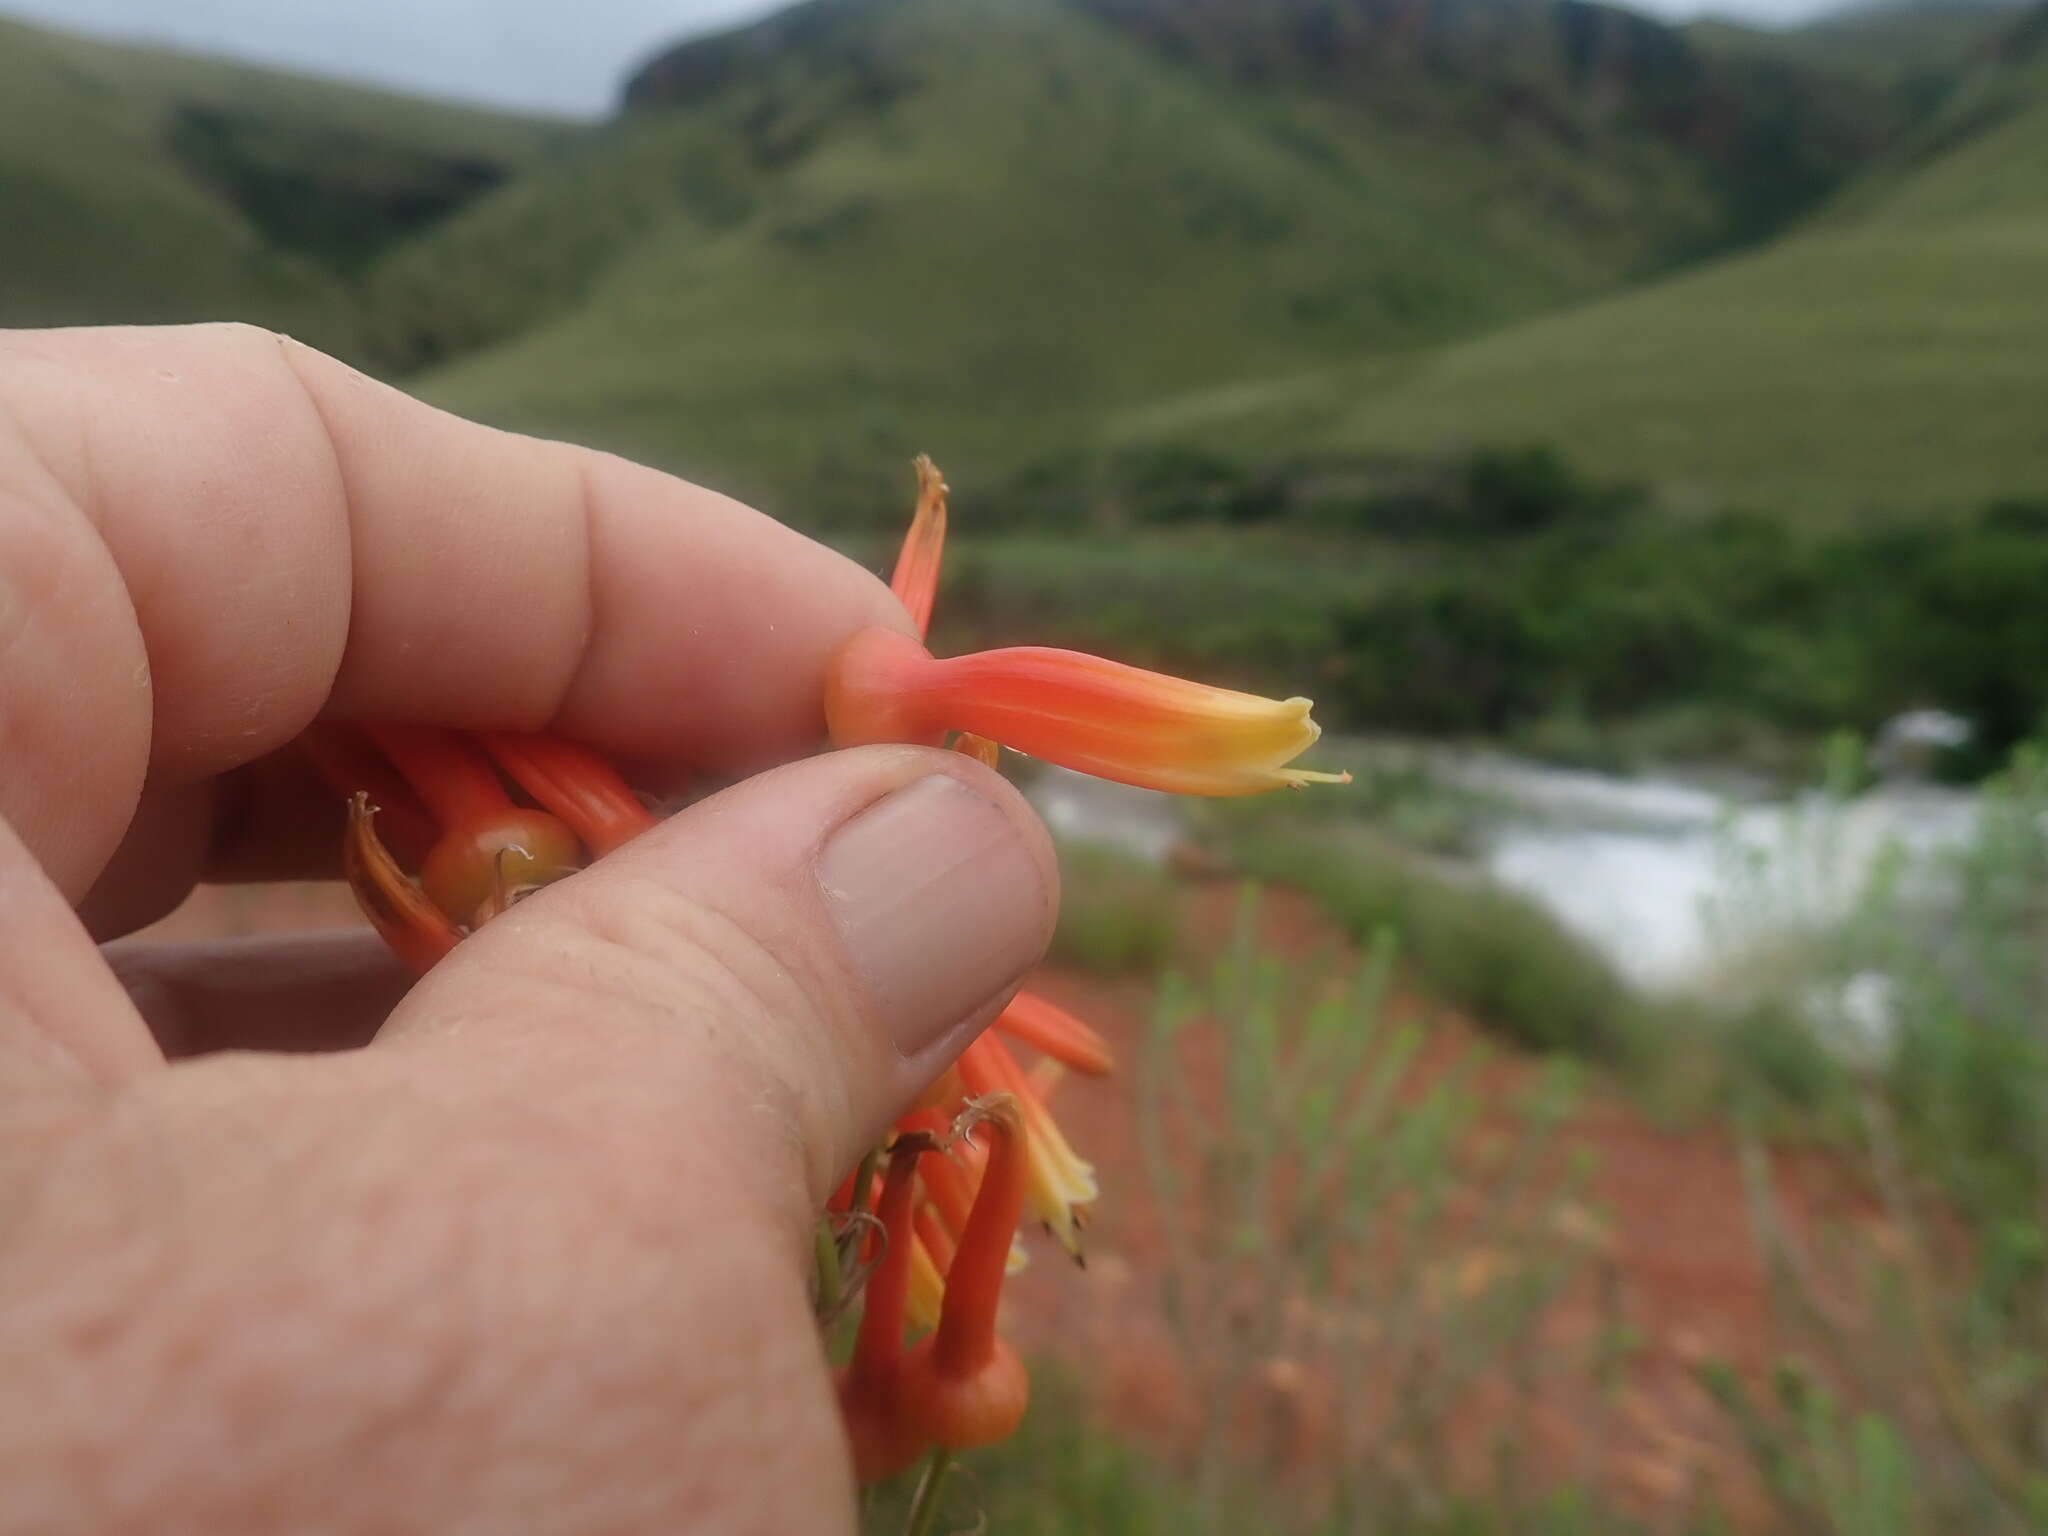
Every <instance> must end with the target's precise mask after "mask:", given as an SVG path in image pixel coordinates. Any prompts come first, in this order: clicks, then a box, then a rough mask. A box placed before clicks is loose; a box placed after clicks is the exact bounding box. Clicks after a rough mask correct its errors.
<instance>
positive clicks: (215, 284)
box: [0, 20, 573, 357]
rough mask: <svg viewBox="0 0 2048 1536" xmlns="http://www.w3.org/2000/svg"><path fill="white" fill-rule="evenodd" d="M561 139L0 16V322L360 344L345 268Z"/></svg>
mask: <svg viewBox="0 0 2048 1536" xmlns="http://www.w3.org/2000/svg"><path fill="white" fill-rule="evenodd" d="M571 132H573V130H572V129H569V128H567V127H565V126H564V125H561V124H554V123H546V122H540V121H534V120H528V119H522V118H518V117H513V116H508V115H504V114H498V113H490V112H481V111H471V110H469V109H466V108H459V107H451V106H444V105H441V104H439V103H433V102H425V101H418V100H413V99H410V98H405V97H399V96H392V95H388V94H385V93H382V92H378V91H370V90H361V89H357V88H354V87H349V86H342V85H336V84H331V83H328V82H324V81H316V80H308V79H304V78H301V77H297V76H291V75H284V74H278V73H275V72H271V71H265V70H258V69H251V68H245V67H242V66H239V65H233V64H228V63H225V62H222V61H219V60H214V59H205V58H197V57H191V56H187V55H182V54H175V53H166V52H161V51H158V50H153V49H146V48H132V47H125V46H121V45H117V44H112V43H104V42H98V41H89V40H86V39H83V38H77V37H70V36H66V35H63V34H60V33H54V32H47V31H43V30H41V29H39V28H32V27H28V26H24V25H21V24H19V23H15V22H11V21H6V20H0V208H4V210H5V219H4V222H0V325H9V324H11V325H37V324H67V323H92V324H100V323H109V322H121V321H130V322H163V321H184V320H202V319H244V320H250V321H254V322H257V323H260V324H265V325H271V326H274V327H277V328H279V329H284V330H289V331H292V332H294V333H296V334H298V335H300V336H302V337H304V338H305V339H306V340H309V341H313V342H316V343H318V344H320V345H323V346H327V347H330V348H333V349H336V350H339V351H342V352H345V353H348V354H351V355H354V356H357V357H366V356H369V355H370V348H369V345H368V343H369V335H370V333H369V327H368V326H367V324H366V323H365V320H364V316H363V314H362V313H361V310H360V307H359V305H358V303H357V300H356V298H355V296H354V295H353V294H352V292H351V291H350V289H349V286H348V284H347V283H346V282H345V281H344V278H345V276H346V275H347V274H348V273H349V272H350V271H352V270H354V269H356V268H359V267H360V266H361V265H363V264H364V263H366V262H367V261H368V260H369V259H370V258H371V257H372V256H373V255H374V254H375V253H376V252H377V251H378V250H379V249H381V248H382V247H383V246H384V245H387V244H389V243H390V242H392V241H394V240H397V239H400V238H402V237H403V236H405V235H406V234H409V233H412V232H415V231H417V230H418V229H420V228H423V227H424V226H425V225H426V224H427V223H430V222H432V221H433V220H434V219H435V218H438V217H440V216H442V215H443V214H445V213H446V212H447V211H448V210H449V209H451V208H452V207H454V206H456V205H458V204H459V203H461V202H463V201H466V200H468V199H469V198H470V197H473V196H475V195H476V194H477V193H478V192H480V191H481V190H483V188H484V187H486V186H488V185H490V184H491V183H492V182H493V181H495V180H497V179H500V178H502V177H503V176H505V175H508V174H510V173H511V172H512V171H514V170H515V169H517V168H519V167H522V166H525V165H528V164H530V163H532V162H533V161H535V160H536V159H538V158H540V157H542V156H544V155H545V154H546V153H548V152H550V150H551V149H552V147H553V146H554V145H555V144H556V143H557V141H559V140H560V139H561V138H563V137H564V136H565V135H567V134H569V133H571Z"/></svg>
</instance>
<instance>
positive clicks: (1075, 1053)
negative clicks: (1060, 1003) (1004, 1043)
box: [996, 992, 1116, 1077]
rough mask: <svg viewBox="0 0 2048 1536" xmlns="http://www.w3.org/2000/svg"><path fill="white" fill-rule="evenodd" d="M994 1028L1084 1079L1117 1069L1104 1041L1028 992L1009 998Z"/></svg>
mask: <svg viewBox="0 0 2048 1536" xmlns="http://www.w3.org/2000/svg"><path fill="white" fill-rule="evenodd" d="M996 1028H997V1029H1000V1030H1001V1031H1002V1032H1003V1033H1004V1034H1006V1035H1008V1036H1009V1037H1010V1038H1011V1039H1012V1040H1021V1041H1023V1042H1024V1043H1025V1044H1026V1045H1028V1046H1030V1047H1031V1048H1032V1049H1033V1050H1036V1051H1043V1052H1044V1053H1045V1054H1046V1055H1047V1056H1050V1057H1051V1058H1052V1059H1053V1060H1054V1061H1057V1062H1059V1063H1060V1064H1061V1065H1063V1066H1068V1067H1072V1068H1073V1069H1074V1070H1075V1071H1076V1072H1079V1073H1081V1074H1082V1075H1083V1076H1085V1077H1106V1076H1107V1075H1108V1074H1109V1073H1111V1072H1114V1071H1115V1070H1116V1057H1115V1056H1114V1055H1113V1054H1112V1053H1111V1051H1110V1049H1109V1042H1108V1041H1107V1040H1105V1039H1103V1038H1102V1036H1100V1035H1098V1034H1097V1033H1096V1032H1095V1031H1094V1030H1092V1029H1090V1028H1089V1027H1088V1026H1087V1025H1086V1024H1083V1023H1082V1022H1081V1021H1080V1020H1079V1019H1077V1018H1075V1017H1074V1016H1073V1015H1072V1014H1071V1013H1069V1012H1067V1010H1066V1009H1064V1008H1056V1007H1054V1006H1053V1005H1052V1004H1051V1003H1048V1002H1047V1001H1046V1000H1045V999H1044V998H1042V997H1033V996H1032V995H1031V994H1030V993H1029V992H1019V993H1018V994H1017V995H1016V996H1015V997H1013V998H1011V999H1010V1006H1009V1007H1007V1008H1005V1009H1004V1010H1003V1012H1002V1016H1001V1017H1000V1018H998V1019H997V1020H996Z"/></svg>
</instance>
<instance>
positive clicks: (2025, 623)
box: [940, 448, 2048, 773]
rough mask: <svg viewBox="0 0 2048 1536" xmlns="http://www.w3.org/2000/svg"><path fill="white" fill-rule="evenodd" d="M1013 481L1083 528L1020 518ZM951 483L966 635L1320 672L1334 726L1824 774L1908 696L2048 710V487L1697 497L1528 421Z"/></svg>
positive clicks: (1981, 750)
mask: <svg viewBox="0 0 2048 1536" xmlns="http://www.w3.org/2000/svg"><path fill="white" fill-rule="evenodd" d="M1013 498H1022V499H1024V500H1027V501H1028V502H1029V503H1030V512H1029V516H1030V517H1031V518H1032V519H1034V520H1040V521H1042V522H1043V521H1049V522H1051V523H1052V524H1053V526H1055V527H1057V528H1062V529H1064V530H1066V531H1065V532H1064V533H1063V534H1062V535H1061V536H1058V537H1051V536H1048V535H1046V534H1044V533H1031V534H1020V533H1004V532H1001V531H1000V530H1003V529H1004V528H1006V527H1008V526H1012V525H1013V519H1021V518H1022V517H1023V516H1024V515H1025V514H1024V513H1022V512H1019V511H1018V510H1017V509H1016V507H1015V506H1014V505H1013ZM956 499H957V501H958V522H959V526H960V529H961V537H960V539H959V546H958V553H957V558H956V560H955V563H954V566H953V569H952V570H951V572H950V573H949V577H948V580H949V582H950V583H951V585H950V587H949V595H948V598H947V601H946V602H945V603H944V604H943V605H942V611H943V612H944V613H945V614H946V615H947V618H946V621H945V625H944V626H943V627H942V628H941V630H940V640H941V643H942V645H946V646H955V647H960V646H966V645H970V644H986V643H1004V642H1014V641H1018V640H1021V639H1025V638H1028V637H1037V638H1041V639H1042V638H1046V637H1048V636H1050V637H1053V638H1057V639H1059V640H1061V641H1063V642H1064V643H1071V644H1076V645H1082V646H1095V647H1100V648H1104V649H1107V650H1110V651H1111V652H1113V653H1116V654H1122V655H1127V656H1130V657H1131V658H1132V659H1135V660H1141V661H1151V662H1157V663H1174V664H1179V665H1183V666H1186V665H1191V664H1192V665H1198V666H1200V667H1201V668H1203V669H1205V670H1206V671H1208V672H1211V673H1214V674H1216V675H1219V676H1224V677H1232V678H1236V679H1238V680H1239V681H1241V682H1243V683H1245V684H1247V685H1251V686H1261V687H1266V688H1272V687H1285V686H1290V685H1292V686H1302V685H1303V684H1304V680H1312V681H1313V683H1314V686H1315V691H1316V692H1317V694H1318V700H1319V703H1320V704H1321V705H1322V713H1323V715H1324V717H1325V718H1326V719H1327V720H1329V721H1330V722H1331V723H1333V724H1335V725H1337V726H1339V727H1344V726H1351V727H1354V728H1360V729H1366V728H1370V729H1374V730H1394V731H1409V732H1417V733H1425V734H1435V735H1450V736H1467V737H1493V738H1507V739H1511V740H1519V741H1521V742H1523V743H1524V744H1525V745H1531V746H1540V747H1541V748H1543V749H1544V750H1545V751H1546V753H1547V754H1548V755H1552V756H1564V757H1568V758H1579V759H1581V760H1588V759H1590V760H1593V761H1601V762H1603V763H1605V764H1606V765H1608V766H1623V765H1624V762H1623V758H1624V755H1625V754H1627V753H1628V752H1629V751H1630V750H1631V748H1633V749H1634V750H1635V751H1637V752H1638V753H1639V754H1640V755H1641V756H1645V757H1651V758H1656V757H1663V758H1666V759H1670V758H1679V759H1684V758H1709V757H1714V758H1745V759H1749V760H1751V761H1753V762H1756V763H1757V765H1758V766H1764V767H1778V768H1784V767H1788V766H1789V767H1792V768H1793V769H1794V770H1795V772H1802V773H1803V772H1804V771H1805V770H1806V764H1807V763H1808V762H1809V761H1810V757H1809V754H1808V751H1807V745H1806V744H1811V743H1814V742H1817V741H1818V740H1819V739H1820V738H1821V737H1823V736H1825V735H1826V734H1827V732H1828V731H1830V730H1832V729H1834V728H1835V727H1837V726H1849V727H1852V728H1855V729H1858V730H1863V731H1874V730H1875V729H1876V728H1877V727H1878V726H1879V725H1880V724H1882V722H1883V721H1884V720H1885V719H1886V718H1887V717H1889V716H1890V715H1892V714H1894V713H1897V712H1899V711H1901V710H1905V709H1909V708H1915V707H1922V706H1932V705H1939V706H1943V707H1946V708H1949V709H1953V710H1956V711H1958V712H1960V713H1962V714H1964V715H1967V716H1969V717H1970V718H1971V719H1972V720H1973V721H1974V722H1975V723H1976V725H1977V727H1978V730H1979V742H1978V754H1977V756H1976V757H1975V758H1974V760H1973V761H1974V762H1975V763H1976V764H1980V765H1984V766H1988V765H1990V764H1993V763H1995V762H1996V761H1998V760H1999V758H2000V757H2001V756H2002V754H2003V752H2004V750H2005V749H2006V748H2007V747H2009V746H2010V745H2011V744H2013V743H2014V742H2016V741H2018V740H2020V739H2022V738H2023V737H2025V736H2027V735H2029V734H2031V733H2032V732H2034V731H2035V730H2036V729H2037V728H2038V727H2039V726H2040V724H2041V722H2042V721H2043V719H2044V717H2048V605H2044V604H2042V602H2041V601H2040V594H2041V593H2042V592H2044V591H2048V497H2043V498H2038V499H2028V498H2011V499H2007V500H2002V501H1998V502H1994V503H1991V504H1989V505H1986V506H1984V507H1981V508H1978V509H1975V510H1974V511H1972V512H1970V513H1968V514H1963V515H1958V516H1956V517H1954V518H1951V519H1944V520H1934V519H1921V520H1913V521H1902V522H1897V523H1893V524H1889V525H1886V526H1883V527H1879V528H1874V529H1868V530H1863V529H1855V528H1847V527H1838V526H1834V525H1830V524H1826V523H1823V524H1820V525H1818V526H1807V525H1804V524H1803V523H1802V521H1801V520H1800V519H1798V518H1796V517H1788V516H1785V515H1773V514H1770V513H1766V512H1763V511H1749V512H1735V511H1727V512H1700V513H1696V514H1682V513H1680V512H1677V511H1674V509H1672V508H1671V507H1670V506H1668V505H1666V504H1664V503H1662V502H1660V501H1659V500H1658V499H1656V498H1655V497H1653V496H1652V495H1651V494H1650V493H1649V492H1648V491H1647V490H1646V489H1644V488H1643V487H1641V486H1637V485H1631V484H1629V483H1626V482H1615V481H1607V480H1602V479H1599V478H1596V477H1591V476H1588V475H1587V474H1585V472H1584V471H1583V470H1581V469H1578V468H1577V467H1575V466H1574V465H1573V464H1571V463H1570V462H1569V461H1568V460H1566V459H1565V458H1564V457H1563V456H1562V455H1560V454H1558V453H1556V452H1555V451H1553V450H1550V449H1544V448H1527V449H1517V450H1494V451H1485V452H1479V453H1474V454H1470V455H1463V456H1455V457H1452V458H1447V459H1442V460H1434V461H1432V460H1423V459H1366V458H1350V459H1342V458H1330V459H1323V460H1314V461H1308V462H1303V463H1300V464H1295V465H1291V466H1287V467H1274V468H1268V469H1263V470H1258V471H1249V470H1244V469H1241V468H1239V467H1238V466H1237V465H1235V464H1234V463H1233V462H1232V461H1231V460H1229V459H1227V458H1221V457H1217V456H1214V455H1205V454H1202V453H1198V452H1194V451H1189V450H1173V451H1170V452H1166V451H1162V452H1158V453H1152V454H1137V455H1131V456H1127V457H1123V458H1118V459H1114V460H1110V461H1106V462H1105V464H1104V465H1103V466H1101V467H1100V468H1099V469H1098V470H1097V471H1096V472H1095V473H1094V474H1093V476H1092V477H1091V476H1085V475H1069V474H1060V473H1054V472H1051V471H1048V472H1045V473H1042V474H1039V475H1037V476H1034V477H1030V478H1027V479H1026V480H1025V481H1024V482H1023V483H1022V484H1021V486H1020V487H1019V488H1018V489H1015V490H1013V491H1012V492H1011V493H1010V496H1009V497H1008V498H1006V497H1003V496H996V497H992V498H991V499H990V504H988V505H987V506H985V507H984V506H983V505H982V504H981V503H979V502H978V501H977V500H976V499H975V498H973V497H971V496H962V497H958V498H956ZM991 524H992V525H994V526H993V530H992V532H991V533H990V534H983V533H980V532H979V531H978V530H980V529H982V528H985V527H989V526H990V525H991ZM1084 531H1085V534H1084ZM1969 766H1970V764H1969V763H1959V764H1958V767H1959V768H1960V769H1963V770H1965V771H1966V770H1967V769H1968V767H1969Z"/></svg>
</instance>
